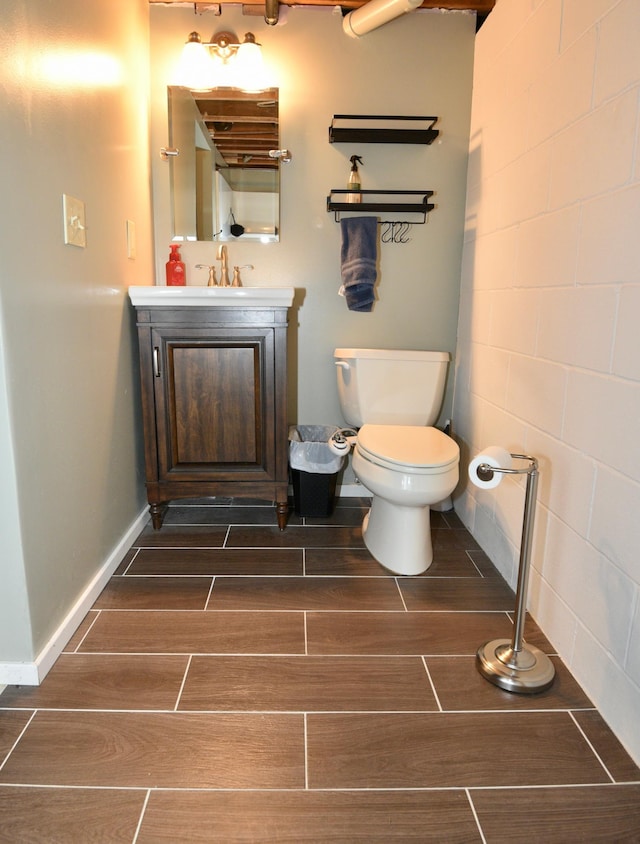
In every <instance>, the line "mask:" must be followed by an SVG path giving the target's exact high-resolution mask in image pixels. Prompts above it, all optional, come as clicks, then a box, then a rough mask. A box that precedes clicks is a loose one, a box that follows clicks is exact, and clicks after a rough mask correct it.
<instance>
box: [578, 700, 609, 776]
mask: <svg viewBox="0 0 640 844" xmlns="http://www.w3.org/2000/svg"><path fill="white" fill-rule="evenodd" d="M568 713H569V717H570V718H571V720H572V721H573V723H574V724H575V725H576V727H577V728H578V730H579V731H580V735H581V736H582V738H583V739H584V740H585V741H586V742H587V744H588V745H589V747H590V748H591V751H592V753H593V754H594V756H595V757H596V759H597V760H598V762H599V763H600V764H601V765H602V768H603V770H604V772H605V774H606V775H607V776H608V777H609V779H610V780H611V782H615V777H614V776H612V774H611V771H610V770H609V769H608V768H607V766H606V765H605V763H604V761H603V759H602V757H601V756H600V754H599V753H598V751H597V750H596V749H595V747H594V746H593V744H592V742H591V739H590V738H589V736H588V735H587V734H586V733H585V731H584V730H583V729H582V727H581V726H580V724H579V723H578V720H577V718H576V717H575V715H574V714H573V710H571V709H570V710H568Z"/></svg>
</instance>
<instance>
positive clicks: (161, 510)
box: [149, 504, 166, 530]
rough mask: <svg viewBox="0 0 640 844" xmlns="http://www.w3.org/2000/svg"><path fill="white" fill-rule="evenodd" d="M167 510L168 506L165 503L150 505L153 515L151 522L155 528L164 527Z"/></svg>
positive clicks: (150, 511)
mask: <svg viewBox="0 0 640 844" xmlns="http://www.w3.org/2000/svg"><path fill="white" fill-rule="evenodd" d="M165 510H166V507H165V505H164V504H151V505H150V506H149V513H150V515H151V522H152V524H153V529H154V530H160V528H161V527H162V522H163V521H164V514H165Z"/></svg>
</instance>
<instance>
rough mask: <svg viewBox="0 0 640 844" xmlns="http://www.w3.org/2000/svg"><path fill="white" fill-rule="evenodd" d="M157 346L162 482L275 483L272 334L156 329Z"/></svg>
mask: <svg viewBox="0 0 640 844" xmlns="http://www.w3.org/2000/svg"><path fill="white" fill-rule="evenodd" d="M152 343H153V346H154V355H155V357H156V360H157V365H156V372H155V376H156V377H155V378H154V382H155V402H156V430H157V438H158V476H159V479H160V480H169V479H172V480H185V481H186V480H190V481H197V480H207V479H210V478H211V477H212V476H214V475H215V478H216V479H217V480H225V479H226V480H243V481H264V480H271V479H273V477H274V463H275V460H274V412H273V406H274V405H273V403H274V337H273V330H272V329H269V328H266V329H255V328H251V329H227V330H225V329H218V330H216V331H215V333H212V332H211V331H210V330H206V329H193V330H186V331H185V330H177V329H161V328H157V329H154V330H153V331H152Z"/></svg>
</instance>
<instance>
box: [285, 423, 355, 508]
mask: <svg viewBox="0 0 640 844" xmlns="http://www.w3.org/2000/svg"><path fill="white" fill-rule="evenodd" d="M338 430H340V429H339V428H337V427H331V426H326V425H297V426H292V427H291V428H289V466H290V467H291V483H292V486H293V504H294V512H295V514H296V516H320V517H326V516H330V515H331V514H332V513H333V508H334V504H335V495H336V481H337V478H338V473H339V472H340V469H341V468H342V463H343V461H344V457H343V456H342V455H341V454H334V452H333V451H331V449H330V448H329V440H330V439H331V437H332V436H333V434H335V432H336V431H338Z"/></svg>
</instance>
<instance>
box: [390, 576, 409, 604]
mask: <svg viewBox="0 0 640 844" xmlns="http://www.w3.org/2000/svg"><path fill="white" fill-rule="evenodd" d="M393 579H394V581H395V584H396V589H397V590H398V595H400V600H401V601H402V606H403V607H404V610H405V612H409V608H408V607H407V602H406V601H405V599H404V594H403V592H402V589H401V588H400V578H398V577H394V578H393Z"/></svg>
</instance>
